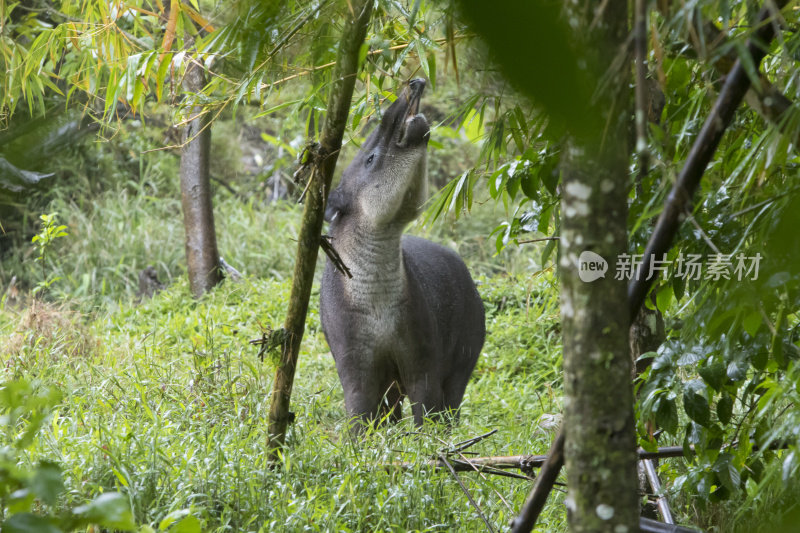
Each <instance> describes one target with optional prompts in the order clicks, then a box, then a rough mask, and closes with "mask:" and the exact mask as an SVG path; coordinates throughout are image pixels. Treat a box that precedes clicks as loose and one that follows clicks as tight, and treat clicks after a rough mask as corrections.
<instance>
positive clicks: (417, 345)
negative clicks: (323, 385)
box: [320, 79, 486, 424]
mask: <svg viewBox="0 0 800 533" xmlns="http://www.w3.org/2000/svg"><path fill="white" fill-rule="evenodd" d="M424 88H425V81H424V80H421V79H417V80H412V81H411V82H409V84H408V85H407V86H406V87H405V88H404V89H403V90H402V92H401V94H400V95H399V96H398V97H397V99H396V100H395V102H394V103H393V104H392V105H391V106H389V108H388V109H387V110H386V112H385V113H384V115H383V118H382V120H381V123H380V125H379V126H378V127H377V128H376V129H375V130H374V131H373V132H372V133H371V135H370V136H369V137H368V138H367V140H366V141H365V142H364V144H363V145H362V146H361V149H360V151H359V152H358V154H357V155H356V156H355V158H354V159H353V161H352V162H351V163H350V166H348V167H347V169H346V170H345V171H344V173H343V175H342V180H341V183H340V184H339V186H338V187H337V188H336V189H335V190H334V191H332V192H331V194H330V197H329V199H328V205H327V209H326V211H325V218H326V220H328V221H329V222H330V232H329V233H330V236H331V239H332V244H333V247H334V248H335V249H336V251H337V252H338V254H339V255H340V257H341V259H342V261H343V263H344V264H345V265H346V266H347V267H348V268H349V269H350V272H351V274H352V278H349V277H347V276H345V275H343V274H341V273H340V272H339V271H338V270H337V269H336V268H335V267H334V265H333V264H332V263H331V261H330V260H329V261H328V263H327V265H326V267H325V273H324V275H323V280H322V290H321V297H320V300H321V305H320V307H321V313H322V329H323V331H324V332H325V337H326V338H327V340H328V344H329V345H330V348H331V352H332V353H333V357H334V360H335V362H336V370H337V372H338V374H339V379H340V381H341V383H342V387H343V389H344V400H345V407H346V408H347V413H348V415H349V416H351V417H357V418H360V419H361V420H362V421H363V422H367V423H368V422H370V421H374V420H376V419H383V418H384V417H386V416H387V415H389V418H390V419H391V420H398V419H399V418H400V417H401V403H402V401H403V398H404V397H405V396H407V397H408V398H409V400H410V401H411V404H412V407H411V409H412V412H413V414H414V421H415V423H417V424H422V422H423V419H424V418H425V417H429V416H437V415H440V414H441V413H445V412H450V413H453V414H457V412H458V408H459V406H460V405H461V400H462V399H463V397H464V390H465V389H466V386H467V382H468V381H469V378H470V375H471V374H472V370H473V369H474V368H475V363H476V362H477V360H478V355H479V354H480V351H481V348H482V347H483V341H484V337H485V334H486V329H485V327H486V326H485V318H484V311H483V304H482V303H481V299H480V297H479V296H478V292H477V290H476V289H475V283H474V282H473V281H472V278H471V277H470V274H469V271H468V270H467V267H466V266H465V265H464V262H463V261H462V260H461V258H460V257H459V256H458V255H457V254H456V253H455V252H453V251H452V250H449V249H447V248H445V247H443V246H440V245H438V244H434V243H432V242H430V241H427V240H425V239H421V238H418V237H412V236H409V235H403V230H404V229H405V227H406V226H407V225H408V224H409V223H410V222H411V221H413V220H414V219H415V218H416V217H417V215H418V213H419V209H420V207H421V205H422V204H423V202H424V201H425V196H426V189H427V187H426V184H427V147H428V139H429V137H430V127H429V125H428V121H427V120H426V119H425V116H424V115H422V114H420V113H419V102H420V97H421V96H422V91H423V89H424Z"/></svg>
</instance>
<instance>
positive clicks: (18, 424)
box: [0, 380, 135, 533]
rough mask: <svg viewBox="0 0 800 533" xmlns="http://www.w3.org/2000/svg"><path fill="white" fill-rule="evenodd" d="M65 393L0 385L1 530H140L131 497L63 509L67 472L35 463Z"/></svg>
mask: <svg viewBox="0 0 800 533" xmlns="http://www.w3.org/2000/svg"><path fill="white" fill-rule="evenodd" d="M61 400H62V394H61V393H60V392H59V391H58V390H57V389H56V388H55V387H51V386H46V385H44V384H42V382H40V381H25V380H18V381H5V382H2V383H0V423H1V424H2V431H3V434H4V437H5V438H4V442H5V443H6V444H4V445H3V446H2V447H0V502H1V503H0V528H2V530H3V531H8V532H11V533H45V532H46V533H58V532H61V531H73V530H75V529H77V528H79V527H86V526H88V525H91V524H96V525H99V526H103V527H109V528H114V529H117V530H123V531H131V530H133V529H135V524H134V522H133V517H132V515H131V511H130V507H129V504H128V500H127V498H125V497H123V496H122V495H121V494H119V493H116V492H107V493H103V494H100V495H98V496H97V497H95V498H94V499H93V500H91V501H89V502H88V503H85V504H83V505H79V506H77V507H74V508H72V509H69V508H59V505H58V504H59V503H60V501H59V500H60V499H61V498H62V497H63V496H64V493H65V490H66V489H65V487H64V483H63V480H62V469H61V467H60V466H59V465H58V464H57V463H55V462H53V461H51V460H48V459H41V460H39V461H38V462H36V463H33V462H31V461H30V459H29V457H28V455H27V453H28V452H27V450H28V449H29V448H33V447H34V444H35V442H36V441H37V440H38V438H39V434H40V433H41V432H43V431H44V427H45V423H46V422H48V421H49V419H50V416H51V413H52V411H53V410H54V409H55V408H56V406H57V405H58V404H59V403H60V401H61Z"/></svg>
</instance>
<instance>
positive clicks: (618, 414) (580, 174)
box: [560, 0, 639, 532]
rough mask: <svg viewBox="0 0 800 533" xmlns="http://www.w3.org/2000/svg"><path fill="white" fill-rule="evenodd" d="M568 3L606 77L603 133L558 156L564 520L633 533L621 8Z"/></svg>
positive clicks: (600, 98) (601, 96)
mask: <svg viewBox="0 0 800 533" xmlns="http://www.w3.org/2000/svg"><path fill="white" fill-rule="evenodd" d="M570 9H571V11H570V13H568V16H569V17H571V18H573V20H579V21H580V22H581V24H582V29H581V30H579V31H582V35H584V37H585V38H587V39H589V41H587V42H589V43H592V44H593V45H594V46H592V47H591V48H590V47H589V46H587V50H590V49H591V50H594V52H595V54H596V55H595V54H592V55H594V57H592V59H593V60H594V64H595V65H597V68H598V69H599V74H601V75H605V77H604V78H599V79H602V80H603V81H604V82H605V83H606V85H605V86H604V87H603V88H599V87H598V92H597V93H596V97H597V101H596V106H597V107H596V109H598V111H599V112H600V113H601V115H602V116H603V118H604V120H605V123H606V125H607V130H606V131H605V132H604V133H603V135H602V136H601V138H589V137H584V138H579V137H575V136H573V137H571V138H570V139H569V141H568V146H567V149H566V150H565V154H564V156H563V157H562V172H563V174H562V176H563V200H562V233H561V246H562V248H561V259H560V266H561V277H562V288H561V319H562V327H563V343H564V345H563V350H564V389H565V401H564V403H565V407H564V409H565V411H564V432H565V434H566V441H565V446H564V459H565V465H566V469H567V487H568V489H567V500H566V505H567V516H568V520H569V523H570V527H571V529H572V531H575V532H605V531H607V532H615V531H629V532H632V531H637V530H638V529H637V528H638V524H639V499H638V495H637V485H638V483H637V474H636V438H635V430H634V418H633V388H632V384H631V370H632V369H631V367H632V365H631V359H630V355H629V346H628V329H629V326H630V319H629V317H628V312H627V309H628V302H627V286H626V282H625V280H624V279H623V280H617V279H615V264H616V258H617V257H618V256H620V255H621V254H624V253H626V251H627V214H628V208H627V198H628V190H629V186H630V179H629V175H628V161H629V151H628V147H627V143H626V139H627V138H628V131H629V117H630V108H629V103H630V94H629V93H630V91H629V89H628V84H629V80H628V79H627V77H628V75H629V74H628V73H629V69H628V67H627V61H623V62H622V66H621V67H620V66H617V67H616V68H614V65H613V62H614V60H615V58H617V56H618V55H619V54H624V53H625V52H624V50H623V48H622V44H623V43H624V41H625V38H626V36H627V5H626V3H625V2H624V1H621V0H611V1H609V2H608V3H607V4H606V3H602V4H600V3H597V2H593V1H591V0H586V1H585V2H582V3H579V5H576V6H573V7H572V8H570ZM596 9H600V10H602V12H601V13H599V12H597V11H596ZM593 21H594V22H593ZM598 21H599V24H597V23H596V22H598ZM592 28H594V29H592ZM587 252H590V253H594V254H597V255H598V256H600V257H602V259H603V260H605V261H606V262H607V268H608V270H607V271H606V272H605V275H604V277H599V278H597V279H594V280H592V277H593V276H591V275H590V274H593V273H596V272H597V271H596V270H595V271H592V270H590V269H589V268H590V266H591V263H593V262H594V264H595V265H602V261H601V260H600V259H599V258H597V257H594V256H591V255H589V256H587V255H582V254H586V253H587ZM581 278H583V280H582V279H581Z"/></svg>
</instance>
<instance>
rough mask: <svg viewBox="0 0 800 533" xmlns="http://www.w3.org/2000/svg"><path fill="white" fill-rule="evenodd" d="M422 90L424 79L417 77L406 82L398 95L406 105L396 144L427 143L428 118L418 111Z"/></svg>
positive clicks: (428, 135) (428, 134) (428, 131)
mask: <svg viewBox="0 0 800 533" xmlns="http://www.w3.org/2000/svg"><path fill="white" fill-rule="evenodd" d="M424 90H425V80H423V79H422V78H417V79H414V80H411V81H410V82H408V87H406V89H405V90H404V91H403V94H402V95H401V96H400V98H405V99H406V101H407V102H408V104H407V105H408V107H407V108H406V111H405V114H404V117H403V122H402V124H401V125H400V136H399V138H398V140H397V144H398V146H416V145H418V144H421V143H423V142H424V143H426V144H427V142H428V139H429V138H430V136H431V130H430V126H429V125H428V120H427V119H426V118H425V115H423V114H422V113H420V112H419V102H420V100H421V99H422V92H423V91H424Z"/></svg>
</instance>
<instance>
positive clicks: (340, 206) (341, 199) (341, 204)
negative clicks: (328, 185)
mask: <svg viewBox="0 0 800 533" xmlns="http://www.w3.org/2000/svg"><path fill="white" fill-rule="evenodd" d="M346 210H347V203H346V201H345V195H344V192H343V191H342V186H341V185H340V186H338V187H336V188H335V189H334V190H333V191H331V193H330V194H329V195H328V203H327V205H326V206H325V221H326V222H333V221H334V220H336V219H337V218H339V217H340V216H342V214H343V213H344V212H345V211H346Z"/></svg>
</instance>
